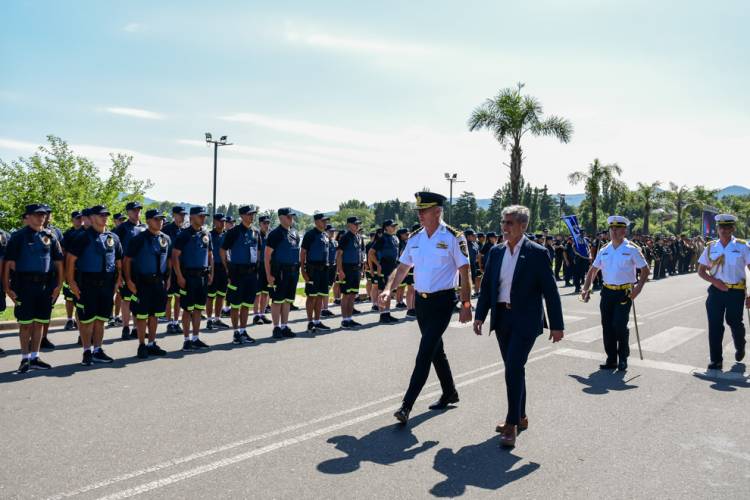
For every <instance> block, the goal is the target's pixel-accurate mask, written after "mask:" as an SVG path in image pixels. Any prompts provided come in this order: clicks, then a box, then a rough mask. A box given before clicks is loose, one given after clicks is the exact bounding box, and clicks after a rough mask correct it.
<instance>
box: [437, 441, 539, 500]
mask: <svg viewBox="0 0 750 500" xmlns="http://www.w3.org/2000/svg"><path fill="white" fill-rule="evenodd" d="M521 460H522V459H521V457H517V456H516V455H513V454H512V453H510V452H508V451H505V450H503V449H502V448H500V444H499V441H498V439H497V438H494V437H493V438H490V439H488V440H487V441H485V442H483V443H479V444H473V445H469V446H464V447H463V448H461V449H460V450H458V451H457V452H454V451H453V450H452V449H450V448H443V449H441V450H439V451H438V452H437V454H436V455H435V463H434V465H433V468H434V469H435V470H436V471H437V472H439V473H441V474H443V475H445V476H446V478H445V479H444V480H443V481H441V482H439V483H437V484H436V485H435V486H433V487H432V489H431V490H430V493H431V494H433V495H434V496H436V497H457V496H461V495H463V494H464V493H466V487H467V486H474V487H476V488H482V489H485V490H499V489H500V488H502V487H503V486H505V485H506V484H509V483H512V482H513V481H517V480H519V479H522V478H524V477H526V476H528V475H529V474H531V473H532V472H534V471H536V470H537V469H539V467H540V465H539V464H538V463H535V462H529V463H527V464H523V465H521V466H520V467H517V468H515V469H514V470H511V469H513V467H514V466H515V465H516V464H517V463H518V462H519V461H521Z"/></svg>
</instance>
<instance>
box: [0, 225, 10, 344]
mask: <svg viewBox="0 0 750 500" xmlns="http://www.w3.org/2000/svg"><path fill="white" fill-rule="evenodd" d="M9 240H10V234H9V233H8V232H6V231H3V230H2V229H0V312H3V311H5V288H3V272H4V268H5V265H4V261H5V249H6V248H7V247H8V241H9ZM3 354H5V351H3V349H2V348H0V356H2V355H3Z"/></svg>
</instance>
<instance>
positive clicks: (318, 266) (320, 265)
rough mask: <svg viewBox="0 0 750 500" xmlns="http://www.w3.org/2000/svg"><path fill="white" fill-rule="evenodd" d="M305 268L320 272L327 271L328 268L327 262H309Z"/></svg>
mask: <svg viewBox="0 0 750 500" xmlns="http://www.w3.org/2000/svg"><path fill="white" fill-rule="evenodd" d="M305 267H307V269H311V270H316V271H320V270H321V269H325V268H326V267H328V266H327V265H326V263H325V262H307V263H305Z"/></svg>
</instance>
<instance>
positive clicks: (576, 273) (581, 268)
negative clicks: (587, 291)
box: [573, 257, 589, 291]
mask: <svg viewBox="0 0 750 500" xmlns="http://www.w3.org/2000/svg"><path fill="white" fill-rule="evenodd" d="M588 271H589V261H588V259H583V258H580V257H576V258H575V263H574V264H573V286H575V287H576V291H580V290H581V285H582V284H583V282H584V281H585V280H586V273H587V272H588Z"/></svg>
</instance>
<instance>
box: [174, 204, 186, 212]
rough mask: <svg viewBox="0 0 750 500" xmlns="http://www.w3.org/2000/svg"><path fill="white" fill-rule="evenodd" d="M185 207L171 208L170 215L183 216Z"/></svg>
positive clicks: (176, 206)
mask: <svg viewBox="0 0 750 500" xmlns="http://www.w3.org/2000/svg"><path fill="white" fill-rule="evenodd" d="M185 213H186V212H185V207H183V206H180V205H175V206H173V207H172V214H185Z"/></svg>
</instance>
